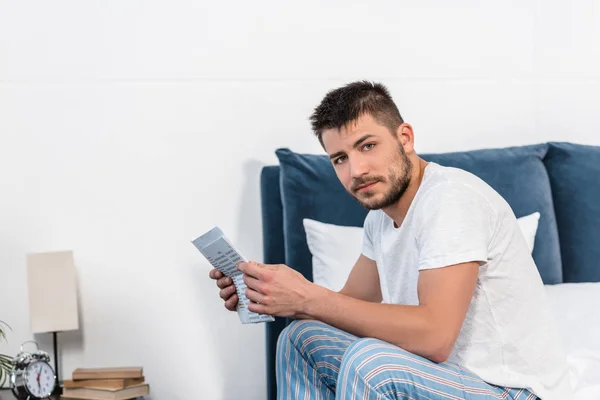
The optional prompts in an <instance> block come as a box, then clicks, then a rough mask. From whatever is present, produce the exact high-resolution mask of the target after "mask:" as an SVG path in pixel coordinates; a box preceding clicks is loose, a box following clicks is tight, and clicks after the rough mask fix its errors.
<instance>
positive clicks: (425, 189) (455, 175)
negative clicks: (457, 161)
mask: <svg viewBox="0 0 600 400" xmlns="http://www.w3.org/2000/svg"><path fill="white" fill-rule="evenodd" d="M432 166H433V168H432V169H431V173H430V175H429V177H428V179H427V180H426V181H425V182H424V183H423V186H422V198H423V199H432V200H436V201H444V200H449V198H456V197H458V198H461V197H472V196H476V197H480V198H482V199H485V200H487V201H488V202H490V203H494V202H495V199H497V197H499V196H500V195H499V194H498V192H496V190H495V189H493V188H492V187H491V186H490V185H489V184H488V183H487V182H485V181H484V180H483V179H481V178H480V177H479V176H477V175H475V174H473V173H472V172H469V171H467V170H464V169H461V168H456V167H447V166H442V165H439V164H433V165H432Z"/></svg>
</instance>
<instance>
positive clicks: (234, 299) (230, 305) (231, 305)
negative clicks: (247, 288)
mask: <svg viewBox="0 0 600 400" xmlns="http://www.w3.org/2000/svg"><path fill="white" fill-rule="evenodd" d="M237 304H238V295H237V294H234V295H233V296H231V297H230V298H229V299H228V300H227V301H226V302H225V308H226V309H228V310H229V311H235V310H236V307H237Z"/></svg>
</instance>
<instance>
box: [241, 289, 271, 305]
mask: <svg viewBox="0 0 600 400" xmlns="http://www.w3.org/2000/svg"><path fill="white" fill-rule="evenodd" d="M246 297H247V298H248V299H250V300H251V301H253V302H255V303H261V304H267V302H268V298H267V296H265V295H264V294H262V293H259V292H257V291H256V290H252V289H246Z"/></svg>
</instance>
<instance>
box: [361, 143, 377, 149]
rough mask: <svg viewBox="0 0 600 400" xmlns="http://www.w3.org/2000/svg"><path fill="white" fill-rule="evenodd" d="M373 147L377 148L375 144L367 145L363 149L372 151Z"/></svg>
mask: <svg viewBox="0 0 600 400" xmlns="http://www.w3.org/2000/svg"><path fill="white" fill-rule="evenodd" d="M373 147H375V143H367V144H365V145H364V146H363V149H365V150H371V149H372V148H373Z"/></svg>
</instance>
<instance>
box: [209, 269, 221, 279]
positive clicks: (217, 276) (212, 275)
mask: <svg viewBox="0 0 600 400" xmlns="http://www.w3.org/2000/svg"><path fill="white" fill-rule="evenodd" d="M208 276H209V277H210V278H211V279H220V278H222V277H223V273H222V272H221V271H219V270H218V269H216V268H214V269H211V270H210V272H209V273H208Z"/></svg>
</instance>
